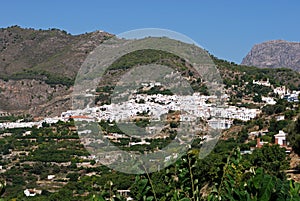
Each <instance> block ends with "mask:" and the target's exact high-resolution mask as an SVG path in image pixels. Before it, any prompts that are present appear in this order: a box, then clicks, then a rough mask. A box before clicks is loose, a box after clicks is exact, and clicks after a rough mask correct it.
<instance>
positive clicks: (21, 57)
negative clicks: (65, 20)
mask: <svg viewBox="0 0 300 201" xmlns="http://www.w3.org/2000/svg"><path fill="white" fill-rule="evenodd" d="M111 36H112V34H109V33H106V32H101V31H96V32H92V33H86V34H81V35H75V36H73V35H70V34H68V33H66V32H65V31H61V30H58V29H50V30H34V29H23V28H20V27H18V26H13V27H9V28H5V29H0V59H1V61H2V62H1V63H0V101H1V103H2V104H1V107H0V111H1V110H2V111H4V112H9V113H11V114H18V115H20V114H22V115H23V114H30V115H31V116H32V117H38V116H55V115H59V114H60V113H61V112H63V111H66V110H68V109H70V107H71V101H70V98H71V96H70V94H71V92H72V84H73V82H74V79H75V76H76V74H77V71H78V69H79V68H80V66H81V64H82V62H83V61H84V60H85V58H86V57H87V55H88V54H89V53H90V52H91V51H92V50H93V49H94V48H95V47H96V46H98V45H99V44H100V43H101V42H102V41H103V40H106V39H108V38H110V37H111ZM211 57H212V58H213V60H214V62H215V64H216V65H217V68H218V69H219V71H220V74H221V76H222V78H223V80H224V84H225V86H226V90H227V93H228V94H229V95H230V96H232V97H233V99H232V101H233V102H234V103H236V102H239V101H241V100H239V98H238V97H239V96H241V93H243V94H244V95H247V96H249V97H250V96H252V95H253V94H249V92H247V93H246V92H245V93H244V92H243V86H244V85H245V84H246V83H247V82H252V80H253V79H255V80H260V79H269V80H270V82H271V84H273V85H274V86H281V85H286V86H288V87H289V88H290V89H298V88H299V84H300V76H299V74H298V73H295V72H294V71H292V70H289V69H283V68H280V69H259V68H256V67H247V66H240V65H237V64H234V63H230V62H227V61H223V60H219V59H217V58H215V57H214V56H211ZM148 63H157V64H162V65H166V66H170V67H173V68H175V69H177V70H178V71H179V72H180V73H181V75H182V76H184V77H187V78H188V79H189V81H190V83H191V86H192V88H193V89H194V91H199V92H201V93H207V91H206V87H205V85H204V83H202V81H201V79H199V75H197V73H195V70H194V69H193V67H192V66H191V64H189V63H188V62H186V61H184V60H183V59H181V58H179V57H178V56H175V55H172V54H170V53H166V52H163V51H153V50H143V51H137V52H133V53H130V54H128V55H125V56H124V57H122V58H121V59H119V60H117V61H116V62H115V63H113V64H112V66H111V68H110V69H109V70H108V72H107V73H106V75H105V76H104V79H103V81H104V82H103V83H100V85H99V88H98V89H97V90H98V91H99V92H101V91H102V92H103V91H104V92H110V91H111V90H112V89H113V87H114V83H115V81H117V80H118V77H120V76H121V75H122V74H123V73H124V72H126V70H127V69H128V68H131V67H133V66H137V65H142V64H148ZM232 85H238V86H239V87H233V88H232ZM238 91H240V92H241V93H239V94H238V93H237V92H238ZM104 94H105V93H104ZM237 95H238V97H237ZM107 97H108V96H107V94H106V95H103V93H102V95H101V94H100V96H99V97H97V98H96V102H99V101H100V102H99V104H101V102H102V103H103V102H106V101H107ZM250 98H252V97H250Z"/></svg>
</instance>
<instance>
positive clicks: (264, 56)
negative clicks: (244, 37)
mask: <svg viewBox="0 0 300 201" xmlns="http://www.w3.org/2000/svg"><path fill="white" fill-rule="evenodd" d="M241 64H242V65H247V66H257V67H261V68H280V67H286V68H291V69H293V70H295V71H300V43H299V42H289V41H284V40H273V41H267V42H264V43H260V44H256V45H254V46H253V48H252V49H251V51H250V52H249V53H248V54H247V56H246V57H245V58H244V59H243V61H242V63H241Z"/></svg>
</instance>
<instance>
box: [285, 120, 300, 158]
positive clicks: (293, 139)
mask: <svg viewBox="0 0 300 201" xmlns="http://www.w3.org/2000/svg"><path fill="white" fill-rule="evenodd" d="M288 132H289V135H288V141H289V142H290V145H291V146H292V148H293V150H294V152H295V153H297V154H298V155H300V117H298V118H297V120H296V121H295V122H294V123H293V124H292V125H291V127H290V128H289V131H288Z"/></svg>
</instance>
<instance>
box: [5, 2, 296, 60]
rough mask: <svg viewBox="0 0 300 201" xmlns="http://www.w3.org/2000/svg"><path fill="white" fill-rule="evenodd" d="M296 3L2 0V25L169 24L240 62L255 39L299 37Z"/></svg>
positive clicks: (123, 27)
mask: <svg viewBox="0 0 300 201" xmlns="http://www.w3.org/2000/svg"><path fill="white" fill-rule="evenodd" d="M299 9H300V1H298V0H290V1H284V0H282V1H280V0H278V1H277V0H265V1H258V0H251V1H246V0H227V1H225V0H218V1H217V0H194V1H192V0H190V1H183V0H182V1H179V0H151V1H146V0H137V1H136V0H119V1H115V0H106V1H102V0H98V1H97V0H94V1H92V0H91V1H89V0H86V1H79V0H78V1H72V0H65V1H63V0H61V1H59V0H51V1H46V0H45V1H41V0H35V1H34V0H26V1H23V0H19V1H16V0H15V1H13V0H12V1H2V2H1V12H0V27H7V26H11V25H20V26H21V27H31V28H36V29H40V28H41V29H48V28H59V29H64V30H66V31H67V32H69V33H72V34H80V33H85V32H90V31H95V30H104V31H107V32H110V33H113V34H119V33H122V32H125V31H129V30H132V29H140V28H163V29H170V30H173V31H176V32H179V33H182V34H185V35H186V36H188V37H190V38H191V39H193V40H194V41H196V42H197V43H198V44H200V45H201V46H202V47H204V48H205V49H206V50H208V51H209V52H210V53H212V54H214V55H215V56H217V57H219V58H222V59H226V60H229V61H234V62H236V63H240V62H241V60H242V58H243V57H244V56H245V55H246V54H247V52H248V51H249V50H250V49H251V47H252V46H253V45H254V44H256V43H260V42H263V41H266V40H274V39H284V40H289V41H300V26H299V23H300V12H299Z"/></svg>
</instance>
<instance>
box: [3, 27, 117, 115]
mask: <svg viewBox="0 0 300 201" xmlns="http://www.w3.org/2000/svg"><path fill="white" fill-rule="evenodd" d="M111 36H112V35H111V34H109V33H106V32H102V31H95V32H92V33H86V34H80V35H71V34H68V33H67V32H66V31H62V30H59V29H49V30H34V29H24V28H21V27H19V26H12V27H8V28H1V29H0V61H1V62H0V102H1V105H0V113H1V110H2V111H4V112H9V113H13V114H24V113H29V114H31V115H33V116H39V115H42V116H46V115H51V114H52V115H58V114H59V113H60V112H61V111H64V110H66V109H68V108H70V97H69V94H70V93H71V86H72V84H73V82H74V79H75V76H76V74H77V71H78V69H79V68H80V66H81V64H82V62H83V61H84V60H85V58H86V56H87V55H88V54H89V52H91V51H92V50H93V49H94V48H95V47H97V46H98V45H99V44H100V43H102V42H103V40H105V39H108V38H110V37H111Z"/></svg>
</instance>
